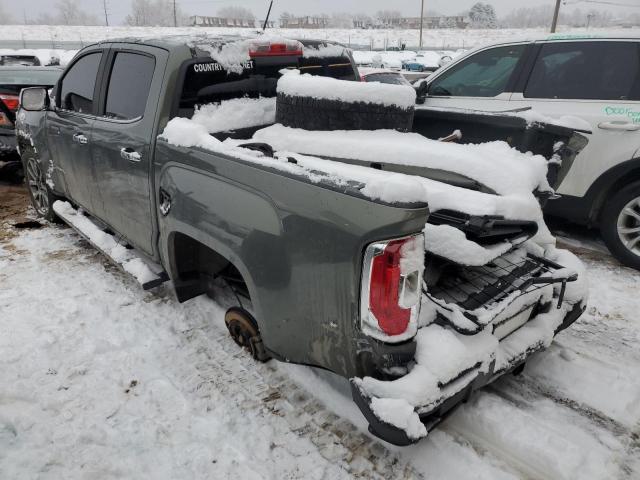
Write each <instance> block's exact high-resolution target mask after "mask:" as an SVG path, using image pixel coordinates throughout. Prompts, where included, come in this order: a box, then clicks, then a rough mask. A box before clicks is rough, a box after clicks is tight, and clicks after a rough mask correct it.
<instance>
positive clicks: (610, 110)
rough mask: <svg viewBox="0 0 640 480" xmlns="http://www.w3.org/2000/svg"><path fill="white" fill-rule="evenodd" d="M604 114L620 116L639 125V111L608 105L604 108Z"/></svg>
mask: <svg viewBox="0 0 640 480" xmlns="http://www.w3.org/2000/svg"><path fill="white" fill-rule="evenodd" d="M604 113H605V114H606V115H616V116H620V115H622V116H624V117H627V118H629V119H630V120H631V121H632V122H633V123H640V110H636V109H633V108H631V107H616V106H615V105H609V106H606V107H604Z"/></svg>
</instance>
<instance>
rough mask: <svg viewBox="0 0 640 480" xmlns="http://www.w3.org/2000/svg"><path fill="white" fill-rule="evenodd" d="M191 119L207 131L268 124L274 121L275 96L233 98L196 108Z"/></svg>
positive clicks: (212, 131) (222, 130) (221, 130)
mask: <svg viewBox="0 0 640 480" xmlns="http://www.w3.org/2000/svg"><path fill="white" fill-rule="evenodd" d="M192 120H193V121H194V122H195V123H197V124H200V125H203V126H204V127H205V128H206V129H207V131H208V132H209V133H216V132H226V131H230V130H235V129H238V128H249V127H255V126H259V125H270V124H272V123H274V122H275V121H276V99H275V98H235V99H232V100H223V101H222V102H220V103H210V104H206V105H201V106H200V107H198V108H196V110H195V112H194V114H193V117H192Z"/></svg>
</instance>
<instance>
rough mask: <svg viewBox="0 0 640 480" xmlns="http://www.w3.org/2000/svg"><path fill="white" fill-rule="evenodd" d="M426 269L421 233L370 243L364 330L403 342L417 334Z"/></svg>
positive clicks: (363, 300)
mask: <svg viewBox="0 0 640 480" xmlns="http://www.w3.org/2000/svg"><path fill="white" fill-rule="evenodd" d="M423 270H424V237H423V235H422V234H419V235H414V236H411V237H406V238H401V239H397V240H390V241H388V242H376V243H374V244H371V245H369V246H368V247H367V249H366V251H365V255H364V264H363V275H362V292H361V308H360V310H361V311H360V316H361V327H362V330H363V332H364V333H365V334H367V335H369V336H372V337H374V338H377V339H379V340H383V341H385V342H401V341H404V340H407V339H409V338H411V337H413V336H414V335H415V334H416V332H417V329H418V315H419V313H420V298H421V295H422V272H423Z"/></svg>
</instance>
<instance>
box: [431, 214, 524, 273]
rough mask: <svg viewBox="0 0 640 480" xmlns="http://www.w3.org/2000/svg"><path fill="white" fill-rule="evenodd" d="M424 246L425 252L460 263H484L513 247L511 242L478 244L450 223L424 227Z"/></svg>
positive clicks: (477, 264) (476, 264) (473, 264)
mask: <svg viewBox="0 0 640 480" xmlns="http://www.w3.org/2000/svg"><path fill="white" fill-rule="evenodd" d="M424 239H425V241H424V247H425V249H426V251H427V252H430V253H433V254H434V255H438V256H439V257H442V258H448V259H449V260H451V261H453V262H455V263H458V264H460V265H470V266H481V265H486V264H487V263H489V262H490V261H492V260H494V259H495V258H497V257H499V256H501V255H503V254H505V253H507V252H508V251H509V250H511V249H512V248H513V244H512V243H511V242H507V241H504V242H501V243H497V244H495V245H486V246H485V245H480V244H478V243H476V242H472V241H471V240H468V239H467V237H466V236H465V234H464V232H463V231H462V230H460V229H458V228H455V227H452V226H450V225H431V224H429V223H428V224H427V225H425V227H424Z"/></svg>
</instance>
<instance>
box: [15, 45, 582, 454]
mask: <svg viewBox="0 0 640 480" xmlns="http://www.w3.org/2000/svg"><path fill="white" fill-rule="evenodd" d="M238 41H240V42H246V44H244V45H242V46H238V45H235V44H234V43H233V42H231V43H229V41H228V40H224V39H220V38H215V37H202V36H198V37H195V38H193V39H190V38H184V39H183V41H182V42H181V41H178V40H176V38H173V37H171V38H169V39H162V38H158V39H146V40H131V39H129V40H109V41H108V42H105V43H99V44H97V45H93V46H90V47H87V48H85V49H83V50H82V51H81V52H80V53H78V55H77V56H76V57H75V59H74V60H73V62H72V63H71V64H70V65H69V66H68V67H67V69H66V70H65V71H64V73H63V75H62V77H61V78H60V80H59V81H58V82H57V84H56V86H55V89H54V91H53V92H52V94H51V95H50V94H49V92H48V91H47V89H44V88H29V89H25V90H23V91H22V94H21V110H20V111H19V114H18V129H17V131H18V141H19V145H20V151H21V154H22V160H23V162H24V165H25V170H26V173H27V177H28V185H29V191H30V195H31V200H32V203H33V206H34V208H35V210H36V212H37V213H38V214H39V215H41V216H44V217H45V218H47V219H50V220H53V219H55V218H56V217H61V218H62V219H63V220H65V221H66V222H68V223H69V224H71V225H72V226H73V227H74V228H76V229H77V230H78V231H79V232H80V233H81V234H82V235H84V236H85V237H86V238H87V239H88V240H89V241H90V242H92V243H93V244H94V245H95V246H96V247H97V248H99V249H100V250H102V251H103V252H104V253H105V254H107V255H108V256H110V257H111V258H112V260H113V261H114V262H115V263H117V264H118V265H120V266H121V267H122V268H123V269H124V270H125V271H127V272H129V273H131V274H132V275H133V276H135V277H136V279H137V280H138V281H139V282H140V283H141V284H142V285H143V288H153V287H155V286H158V285H160V284H162V283H163V282H165V281H167V280H168V279H170V280H171V281H172V285H173V287H174V289H175V293H176V296H177V298H178V300H179V301H180V302H184V301H187V300H189V299H191V298H194V297H196V296H199V295H202V294H211V295H215V294H216V286H217V285H218V284H219V283H220V282H222V283H223V284H224V285H227V286H228V288H230V289H231V290H232V291H233V293H234V294H235V299H234V300H233V301H234V303H235V304H234V305H232V306H231V307H230V308H229V310H228V311H227V314H226V316H225V323H226V325H227V328H228V330H229V332H230V334H231V336H232V337H233V339H234V340H235V341H236V342H237V343H238V345H240V346H242V347H244V348H246V349H247V350H248V351H249V352H251V354H252V355H253V356H254V357H255V358H256V359H258V360H263V361H264V360H267V359H269V358H270V357H273V358H276V359H279V360H283V361H287V362H292V363H299V364H304V365H309V366H316V367H321V368H324V369H328V370H330V371H333V372H335V373H337V374H338V375H341V376H343V377H345V378H348V379H350V381H351V387H352V393H353V397H354V401H355V402H356V403H357V405H358V406H359V407H360V409H361V410H362V412H363V413H364V415H365V417H366V418H367V420H368V421H369V422H370V425H371V430H372V431H373V432H374V433H375V434H376V435H378V436H380V437H382V438H384V439H386V440H387V441H390V442H393V443H396V444H399V445H406V444H408V443H411V442H414V441H417V440H418V439H419V438H421V437H423V436H424V435H426V432H427V429H431V428H434V427H435V426H436V425H437V424H438V423H439V422H440V421H441V420H442V419H443V418H444V417H445V416H446V415H447V414H448V413H450V412H451V411H452V410H453V409H454V408H455V407H456V406H458V405H460V404H461V403H462V402H464V401H465V400H466V399H467V398H468V397H469V396H470V395H471V393H472V392H473V391H474V390H476V389H478V388H480V387H482V386H484V385H486V384H488V383H490V382H491V381H493V380H494V379H495V378H497V377H499V376H500V375H504V374H506V373H509V372H512V371H517V370H519V369H522V368H523V367H524V362H525V361H526V359H527V358H528V357H529V356H530V355H531V354H532V353H534V352H536V351H539V350H541V349H543V348H545V347H546V346H548V345H549V344H550V342H551V340H552V339H553V337H554V335H555V334H556V333H558V332H559V331H561V330H562V329H564V328H567V327H568V326H569V325H571V323H572V322H574V321H575V320H576V319H577V318H578V317H579V316H580V315H581V314H582V312H583V311H584V309H585V301H586V297H585V293H584V292H583V290H582V289H581V288H577V289H576V288H574V287H579V286H580V285H581V283H580V278H579V277H580V276H581V275H582V273H581V267H580V262H579V261H577V260H576V259H575V257H573V256H572V255H571V254H570V253H569V252H561V251H559V250H555V249H554V248H553V247H550V248H544V247H542V246H541V245H538V244H534V243H531V244H526V245H527V246H523V242H527V241H528V240H529V239H532V238H533V237H534V236H535V235H536V234H537V233H538V223H537V220H536V219H539V218H540V217H541V213H540V209H539V206H538V205H537V203H536V200H535V197H533V195H532V192H531V190H533V189H535V190H539V189H544V188H548V186H547V185H546V181H545V179H544V173H543V170H544V169H540V168H537V167H539V166H541V165H542V166H545V165H546V163H545V161H544V159H541V158H539V157H532V156H529V155H524V154H522V153H519V152H517V151H515V150H513V149H509V148H507V147H506V145H499V146H498V148H499V150H498V153H497V154H495V151H494V150H492V148H493V146H492V145H489V147H482V148H480V147H478V148H477V149H476V150H469V148H468V147H466V146H460V145H449V144H444V143H435V142H432V141H430V140H427V139H425V138H424V137H421V136H420V135H417V134H412V133H403V132H400V131H396V130H393V126H394V125H393V120H394V118H397V119H399V120H403V121H405V120H408V123H410V120H411V115H412V112H413V109H414V107H415V92H414V91H413V90H412V89H411V88H408V87H403V86H398V85H384V84H376V85H373V84H367V83H363V82H359V81H358V80H359V75H358V71H357V69H356V68H355V66H354V64H353V62H352V60H351V58H350V57H349V55H348V52H347V51H346V50H344V51H343V52H342V54H340V55H337V54H336V53H335V51H336V49H335V46H330V48H325V47H326V45H325V42H313V41H309V40H305V41H304V42H303V43H300V42H297V41H290V40H287V41H283V40H279V41H278V43H271V42H269V41H264V40H261V39H259V38H258V39H253V40H247V39H244V40H238ZM282 42H283V43H282ZM247 51H248V52H249V55H248V58H247V57H245V56H244V55H243V52H247ZM316 52H317V53H316ZM328 52H333V53H332V54H331V55H328ZM216 59H218V60H216ZM293 69H295V70H297V71H296V72H293V73H287V74H286V76H285V77H282V78H281V75H282V72H283V71H287V70H293ZM299 72H307V73H309V74H311V75H309V76H307V75H299V74H298V73H299ZM321 77H330V78H321ZM345 80H347V81H345ZM301 82H302V83H301ZM319 84H321V86H320V88H318V85H319ZM287 85H289V88H287ZM345 92H347V93H345ZM385 92H391V93H392V95H393V96H394V101H393V103H392V104H391V105H389V104H388V101H387V99H386V97H385V95H384V93H385ZM276 94H277V100H276ZM348 94H349V95H350V94H353V98H354V99H353V101H351V102H346V101H343V100H340V98H343V97H344V96H348ZM363 94H364V97H363ZM372 95H375V98H374V97H373V96H372ZM274 106H277V109H276V115H277V116H276V118H277V119H278V120H279V123H280V124H274V121H275V120H276V118H274V116H273V107H274ZM281 107H282V108H281ZM207 112H223V113H221V114H220V113H219V117H220V118H218V117H212V116H207V115H208V114H207ZM238 112H240V113H241V114H240V115H239V114H238ZM247 112H253V114H249V113H247ZM336 112H337V114H336ZM309 113H311V115H309ZM211 115H213V114H211ZM197 117H199V122H201V123H198V122H196V121H195V120H196V118H197ZM345 118H352V119H355V120H357V121H360V120H361V119H363V118H366V119H368V121H369V123H370V125H371V128H377V126H378V125H390V127H391V129H388V130H377V131H362V130H361V131H354V132H346V133H345V132H344V131H339V130H334V131H326V130H328V129H327V128H326V127H328V126H330V125H331V124H332V122H335V121H341V122H343V121H344V119H345ZM219 120H221V123H220V122H219ZM202 122H204V123H202ZM232 122H234V123H232ZM305 123H308V124H309V125H311V126H312V127H313V128H316V130H317V131H309V130H306V129H304V128H302V127H303V124H305ZM409 126H410V125H409ZM361 138H364V139H365V141H361V140H360V139H361ZM387 138H389V140H387ZM313 139H315V140H313ZM289 142H290V143H289ZM370 142H371V143H376V142H377V145H376V146H375V147H374V148H371V147H370ZM279 143H282V146H278V144H279ZM339 145H344V147H345V148H341V147H340V146H339ZM430 146H431V147H436V149H438V150H440V151H441V152H442V151H450V150H452V149H453V150H455V154H453V155H452V157H453V158H455V159H457V161H458V163H456V162H451V161H450V160H451V158H448V157H443V156H442V155H441V154H431V155H425V157H426V158H424V159H420V158H417V157H418V156H419V155H418V154H417V153H416V152H429V147H430ZM308 148H311V149H313V148H320V149H321V150H322V152H320V153H316V154H314V153H313V152H308V151H306V149H308ZM486 148H488V149H489V150H488V151H485V150H484V149H486ZM325 149H326V150H325ZM384 149H387V150H388V152H391V153H393V154H394V155H395V157H398V158H396V159H395V160H394V158H393V157H394V155H391V154H389V155H387V154H385V153H384V152H383V151H382V150H384ZM323 152H324V153H323ZM483 152H484V153H483ZM314 155H316V156H314ZM367 156H370V158H365V157H367ZM418 160H419V161H418ZM512 160H513V161H512ZM480 161H483V162H484V165H485V167H488V168H493V169H495V165H496V162H498V163H500V165H502V168H503V169H504V170H501V171H500V174H501V175H502V177H504V176H505V171H511V172H514V171H522V170H521V169H522V168H523V167H525V165H529V164H530V163H531V169H530V170H529V169H528V167H525V170H526V171H530V172H537V173H535V175H537V176H534V178H532V179H529V178H528V179H527V181H524V182H518V181H514V182H512V181H511V177H513V175H508V174H507V175H506V176H507V177H508V182H506V183H508V185H505V184H504V183H503V182H500V181H499V180H498V179H496V178H495V176H493V175H487V172H486V168H484V167H482V166H481V165H480V164H479V163H478V162H480ZM534 163H535V165H534ZM534 167H535V168H534ZM472 171H475V173H476V174H477V175H476V176H475V177H474V176H473V175H472V174H473V172H472ZM399 172H401V173H399ZM531 175H534V173H531ZM498 176H500V175H498ZM538 176H541V178H538ZM416 182H417V183H416ZM421 182H423V183H421ZM494 182H497V183H495V184H494ZM423 185H424V186H423ZM514 185H519V187H518V188H520V190H518V191H519V192H520V193H521V194H522V195H521V196H519V195H518V194H517V193H515V192H516V191H515V190H513V188H514ZM394 186H395V188H396V189H397V192H396V196H389V192H390V190H389V189H391V190H394V188H393V187H394ZM503 187H504V188H505V189H506V190H505V191H504V192H503V193H504V196H501V195H500V194H499V193H497V191H498V190H501V188H503ZM426 190H429V191H433V192H434V195H435V196H434V197H433V198H434V199H435V200H436V202H435V203H434V204H433V205H428V204H427V201H426V200H425V199H424V197H423V194H424V192H425V191H426ZM465 199H467V200H465ZM468 199H471V200H468ZM447 205H450V206H451V208H446V206H447ZM518 206H520V208H518ZM504 207H507V208H504ZM503 208H504V210H508V211H509V212H511V213H510V218H508V219H507V218H505V217H504V216H501V214H500V212H502V211H503ZM518 214H522V215H524V216H525V217H526V218H518ZM427 222H429V223H427ZM424 232H426V235H427V236H429V235H432V234H433V235H434V238H435V237H436V236H437V235H436V234H438V233H440V234H444V237H445V238H444V239H443V240H441V241H433V245H432V246H428V245H431V243H429V244H427V243H425V237H424V235H425V233H424ZM542 233H543V236H544V232H542ZM447 238H449V240H451V241H449V240H447ZM430 240H431V239H430ZM531 241H532V242H533V240H531ZM452 242H453V243H452ZM460 244H462V245H463V246H464V247H469V246H471V247H470V248H472V249H473V251H472V252H471V254H469V252H467V250H466V249H465V248H455V245H460ZM125 246H126V247H131V248H124V247H125ZM534 247H535V248H534ZM438 248H440V250H438ZM425 250H427V255H428V257H427V258H428V260H427V268H425V261H424V258H425ZM436 250H437V251H439V253H434V252H435V251H436ZM477 252H481V255H479V254H478V253H477ZM456 255H459V256H461V257H465V258H460V259H457V258H454V257H455V256H456ZM485 257H486V258H485ZM566 262H569V263H568V264H567V263H566ZM565 267H566V268H565ZM421 308H422V310H421ZM421 311H422V312H423V313H424V314H425V315H426V317H422V316H421V313H420V312H421ZM419 325H420V326H421V327H422V326H424V327H427V328H428V329H429V330H428V331H427V330H426V329H421V328H420V329H419ZM432 332H435V335H436V336H435V337H434V336H433V335H431V333H432ZM424 338H428V339H431V340H432V341H434V342H435V343H434V346H435V347H438V346H442V348H444V349H445V351H444V352H443V354H442V355H437V354H435V351H434V350H433V349H427V350H429V351H428V352H427V353H428V355H426V356H423V357H419V356H417V355H416V351H417V350H416V349H417V344H418V343H417V342H419V341H421V339H424ZM440 340H443V341H444V342H445V343H442V342H441V341H440ZM450 342H453V343H454V344H455V348H457V349H458V350H460V349H463V350H464V349H466V348H467V346H468V351H467V350H464V352H467V353H464V352H463V353H462V354H459V355H453V354H452V353H451V352H450V351H449V350H447V348H448V346H449V345H451V343H450ZM429 355H434V357H429ZM425 358H433V360H434V362H433V364H432V365H429V364H426V365H425V364H424V363H423V364H421V365H420V366H421V368H413V366H415V365H416V362H425V361H426V360H425ZM449 362H453V363H449ZM442 365H445V366H446V368H445V369H443V370H442V372H441V373H442V377H440V376H435V374H434V375H431V374H426V375H421V372H422V373H424V371H425V369H427V370H428V368H433V369H435V370H434V371H440V370H438V369H439V368H440V367H441V366H442ZM409 376H411V377H412V378H415V377H416V376H417V377H418V380H419V383H420V384H419V385H418V386H417V387H416V390H417V391H419V392H422V393H424V394H425V395H426V397H422V396H420V397H418V400H414V403H412V404H411V405H409V404H408V403H406V402H408V400H406V399H405V400H402V399H398V398H389V395H385V394H384V393H376V391H378V392H379V390H376V389H377V388H379V387H383V388H384V389H391V390H393V389H394V388H395V387H396V386H397V385H398V383H399V384H400V385H402V380H403V379H405V378H408V377H409ZM396 381H398V383H396ZM425 382H426V383H425ZM422 398H428V401H427V400H425V401H424V402H422V401H421V399H422ZM398 402H399V403H400V407H399V408H396V406H397V405H398ZM402 402H405V403H402ZM405 405H406V406H407V408H408V410H407V408H404V406H405ZM407 416H409V420H410V421H411V422H414V423H411V424H410V425H409V424H404V425H403V420H402V419H403V418H407ZM398 418H400V419H401V420H397V419H398ZM409 427H410V430H407V429H408V428H409Z"/></svg>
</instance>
